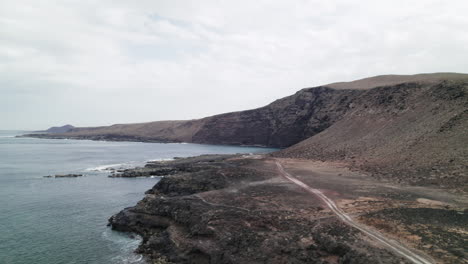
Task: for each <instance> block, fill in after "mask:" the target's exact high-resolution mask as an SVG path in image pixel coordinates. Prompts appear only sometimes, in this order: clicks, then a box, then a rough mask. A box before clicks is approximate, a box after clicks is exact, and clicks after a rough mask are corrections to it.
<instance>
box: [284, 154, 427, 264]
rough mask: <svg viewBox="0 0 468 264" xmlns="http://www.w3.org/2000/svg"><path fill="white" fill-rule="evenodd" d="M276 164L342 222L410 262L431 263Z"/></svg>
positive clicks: (285, 175)
mask: <svg viewBox="0 0 468 264" xmlns="http://www.w3.org/2000/svg"><path fill="white" fill-rule="evenodd" d="M276 166H277V167H278V171H279V172H280V174H281V175H282V176H283V177H284V178H286V179H287V180H289V181H291V182H292V183H294V184H296V185H298V186H299V187H301V188H302V189H304V190H305V191H307V192H309V193H311V194H313V195H315V196H317V197H318V198H319V199H320V200H322V201H323V202H324V203H325V204H326V205H327V206H328V207H329V208H330V209H331V210H332V211H333V213H335V214H336V215H337V216H338V218H339V219H341V220H342V221H343V222H344V223H346V224H348V225H349V226H352V227H354V228H356V229H358V230H359V231H361V232H363V233H364V234H366V235H367V236H369V237H371V238H373V239H374V240H376V241H378V242H380V243H381V244H383V245H384V246H385V247H387V248H388V249H390V250H392V251H394V252H395V253H397V254H399V255H401V256H403V257H404V258H406V259H408V260H409V261H411V262H413V263H415V264H432V263H434V261H432V260H430V259H428V258H426V257H422V256H420V255H418V254H416V253H415V252H413V251H412V250H410V249H408V248H407V247H405V246H404V245H402V244H401V243H398V242H397V241H394V240H390V239H388V238H386V237H385V236H383V235H382V234H380V233H379V232H377V231H375V230H371V229H369V228H368V227H366V226H364V225H361V224H359V223H357V222H355V221H354V220H353V219H352V218H351V217H350V216H349V215H348V214H346V213H345V212H343V210H341V209H340V208H338V206H337V205H336V204H335V202H333V201H332V200H331V199H330V198H328V197H327V196H326V195H325V194H323V193H322V192H321V191H320V190H318V189H314V188H312V187H310V186H309V185H307V184H305V183H304V182H302V181H300V180H298V179H297V178H295V177H293V176H292V175H291V174H289V173H288V172H286V171H285V170H284V168H283V166H282V165H281V164H280V163H279V162H278V161H276Z"/></svg>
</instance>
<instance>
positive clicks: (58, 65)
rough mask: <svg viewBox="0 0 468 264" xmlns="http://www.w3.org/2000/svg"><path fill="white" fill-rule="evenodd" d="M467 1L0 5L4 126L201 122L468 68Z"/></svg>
mask: <svg viewBox="0 0 468 264" xmlns="http://www.w3.org/2000/svg"><path fill="white" fill-rule="evenodd" d="M467 8H468V4H467V3H466V1H461V0H454V1H450V3H448V2H446V1H435V0H425V1H422V0H421V1H411V0H405V1H402V0H397V1H370V0H368V1H359V2H356V1H347V0H340V1H318V0H315V1H306V0H296V1H266V0H264V1H215V0H210V1H178V0H159V1H151V0H140V1H123V0H122V1H110V0H101V1H71V0H68V1H67V0H62V1H59V0H56V1H47V2H46V1H41V2H39V1H33V0H29V1H27V0H23V1H13V0H11V1H2V3H0V92H2V97H1V98H0V108H1V109H0V110H1V111H0V118H1V120H2V121H3V122H2V125H1V128H5V129H6V128H41V127H46V126H50V125H58V124H61V123H73V124H75V125H100V124H110V123H117V122H119V123H123V122H137V121H150V120H160V119H186V118H195V117H202V116H205V115H211V114H216V113H221V112H226V111H233V110H242V109H246V108H253V107H258V106H261V105H264V104H266V103H268V102H270V101H272V100H274V99H277V98H279V97H282V96H286V95H288V94H291V93H294V92H295V91H296V90H299V89H300V88H303V87H307V86H314V85H320V84H325V83H329V82H335V81H343V80H352V79H357V78H361V77H367V76H371V75H377V74H387V73H402V74H412V73H419V72H436V71H455V72H466V70H467V69H468V52H466V47H467V46H468V45H467V44H468V35H467V34H465V31H466V28H468V18H467V16H466V15H465V14H464V10H467ZM13 108H14V110H15V111H12V109H13ZM19 109H21V110H19Z"/></svg>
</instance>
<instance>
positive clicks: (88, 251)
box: [0, 131, 272, 264]
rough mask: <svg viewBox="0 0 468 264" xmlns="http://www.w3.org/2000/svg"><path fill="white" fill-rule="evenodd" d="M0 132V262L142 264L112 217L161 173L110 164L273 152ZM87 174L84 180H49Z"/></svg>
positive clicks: (133, 244)
mask: <svg viewBox="0 0 468 264" xmlns="http://www.w3.org/2000/svg"><path fill="white" fill-rule="evenodd" d="M22 133H24V132H21V131H0V264H19V263H21V264H29V263H34V264H58V263H60V264H61V263H95V264H106V263H112V264H119V263H141V262H142V261H141V256H138V255H136V254H134V253H133V250H134V249H135V248H136V247H137V245H138V243H139V240H138V239H136V238H130V237H129V236H127V235H125V234H122V233H118V232H114V231H111V230H110V229H109V228H108V227H106V224H107V219H108V218H109V217H110V216H112V215H113V214H115V213H117V212H119V211H120V210H121V209H123V208H125V207H128V206H132V205H134V204H135V203H136V202H137V201H139V200H140V199H141V198H142V197H143V195H144V192H145V191H146V190H148V189H149V188H151V187H152V186H153V185H154V184H155V183H157V181H158V180H159V179H158V178H136V179H124V178H108V177H107V175H108V172H107V171H105V170H104V169H105V168H107V167H114V168H121V167H122V168H124V167H132V166H135V165H143V164H144V162H145V161H148V160H157V159H167V158H172V157H176V156H179V157H182V156H193V155H200V154H208V153H258V152H268V151H271V150H272V149H264V148H251V147H233V146H211V145H198V144H155V143H137V142H102V141H88V140H53V139H50V140H49V139H33V138H15V137H14V136H15V135H18V134H22ZM66 173H82V174H84V175H85V176H83V177H79V178H62V179H53V178H43V176H45V175H52V174H66Z"/></svg>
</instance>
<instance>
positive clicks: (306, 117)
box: [193, 87, 362, 147]
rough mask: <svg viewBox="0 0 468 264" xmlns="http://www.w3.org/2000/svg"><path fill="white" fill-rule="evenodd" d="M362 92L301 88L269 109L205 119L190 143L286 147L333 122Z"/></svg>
mask: <svg viewBox="0 0 468 264" xmlns="http://www.w3.org/2000/svg"><path fill="white" fill-rule="evenodd" d="M361 93H362V91H356V90H335V89H331V88H327V87H315V88H308V89H303V90H301V91H299V92H297V93H296V94H294V95H292V96H289V97H286V98H283V99H280V100H277V101H275V102H273V103H271V104H270V105H268V106H265V107H262V108H258V109H254V110H249V111H242V112H236V113H228V114H223V115H217V116H213V117H210V118H207V119H206V120H205V123H204V125H203V126H202V127H201V128H200V130H199V131H198V132H197V133H195V135H194V136H193V142H197V143H210V144H234V145H261V146H270V147H288V146H291V145H292V144H295V143H297V142H300V141H301V140H304V139H306V138H309V137H311V136H313V135H315V134H317V133H319V132H321V131H323V130H325V129H326V128H328V127H329V126H330V125H332V124H333V123H335V122H336V121H337V120H339V119H340V118H341V117H342V116H343V115H344V114H345V113H346V112H347V111H349V110H350V108H349V104H350V103H351V102H352V100H353V99H354V98H355V97H356V96H357V95H359V94H361Z"/></svg>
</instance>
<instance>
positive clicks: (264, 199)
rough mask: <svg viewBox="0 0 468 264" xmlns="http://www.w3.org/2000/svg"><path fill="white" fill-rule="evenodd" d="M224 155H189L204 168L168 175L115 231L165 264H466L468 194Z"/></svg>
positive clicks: (118, 218)
mask: <svg viewBox="0 0 468 264" xmlns="http://www.w3.org/2000/svg"><path fill="white" fill-rule="evenodd" d="M220 157H221V158H220ZM220 157H213V156H205V157H203V156H202V157H200V158H197V159H188V160H187V161H188V162H189V163H185V168H186V169H187V168H188V167H191V166H193V167H194V168H196V169H195V170H194V171H195V172H185V173H179V174H174V175H172V176H167V177H164V178H163V179H162V180H161V181H160V182H159V183H158V184H157V185H156V186H155V187H154V188H153V189H151V190H150V191H148V192H147V195H146V197H145V198H144V199H143V200H142V201H140V202H139V203H138V204H137V205H136V206H135V207H131V208H127V209H125V210H123V211H122V212H120V213H119V214H117V215H115V216H113V217H112V218H111V219H110V225H111V226H112V228H113V229H115V230H120V231H127V232H135V233H137V234H140V235H141V236H142V237H143V243H142V244H141V246H140V247H139V249H138V251H139V252H140V253H143V254H144V255H145V256H147V257H148V258H149V259H150V260H152V261H155V263H157V262H156V261H161V262H162V263H164V262H174V263H465V259H466V257H467V255H466V254H467V252H466V245H464V241H465V240H466V239H467V238H468V237H467V229H466V227H467V226H468V216H467V215H466V209H467V208H468V207H467V206H468V199H467V197H466V196H463V195H454V194H452V193H449V192H446V191H444V190H441V189H437V188H429V187H408V186H401V185H395V184H391V183H388V182H382V181H377V180H375V179H374V178H372V177H369V176H367V175H365V174H362V173H360V172H356V171H351V170H349V169H348V168H346V166H344V165H343V164H340V163H336V162H320V161H315V162H311V161H309V160H297V159H275V158H271V157H268V156H259V155H256V156H237V157H236V156H226V157H222V156H220ZM171 163H172V162H160V163H159V165H160V168H162V167H165V168H171V167H172V164H171ZM181 163H183V160H176V162H175V163H174V166H175V168H174V169H175V170H177V168H179V167H180V164H181ZM190 164H191V165H190ZM278 164H279V165H280V166H281V168H284V172H286V173H287V174H289V175H291V176H292V177H294V178H295V179H297V180H299V181H301V182H302V183H304V184H306V185H307V186H309V187H311V188H314V189H317V190H319V191H320V192H321V193H322V194H323V195H324V196H325V197H327V199H330V201H332V202H333V203H334V204H335V205H336V206H337V207H338V209H339V210H340V212H342V214H343V215H346V217H349V218H350V219H351V221H352V224H350V223H348V222H347V221H343V219H342V216H340V215H338V214H337V213H336V212H335V211H334V210H333V209H332V208H331V207H330V206H329V205H328V204H327V202H325V201H324V200H323V199H321V198H320V197H319V196H317V195H314V194H313V193H310V192H308V191H307V190H305V189H304V188H303V187H301V186H300V185H297V184H295V183H294V182H292V181H290V180H288V179H287V178H286V177H285V175H284V174H283V172H282V171H283V169H280V168H279V167H278ZM150 167H153V168H154V167H155V163H153V164H152V165H150V166H149V167H148V168H147V170H151V168H150ZM127 173H128V171H127ZM128 177H132V176H131V175H129V174H128ZM354 224H356V225H357V227H356V226H354ZM361 228H362V229H365V230H360V229H361ZM363 231H364V232H363ZM366 232H368V233H366ZM375 236H378V237H375ZM380 238H383V239H384V240H383V241H381V240H380ZM387 242H390V243H393V244H391V245H388V244H387ZM163 260H164V261H163Z"/></svg>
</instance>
